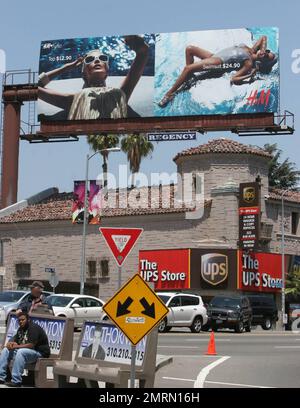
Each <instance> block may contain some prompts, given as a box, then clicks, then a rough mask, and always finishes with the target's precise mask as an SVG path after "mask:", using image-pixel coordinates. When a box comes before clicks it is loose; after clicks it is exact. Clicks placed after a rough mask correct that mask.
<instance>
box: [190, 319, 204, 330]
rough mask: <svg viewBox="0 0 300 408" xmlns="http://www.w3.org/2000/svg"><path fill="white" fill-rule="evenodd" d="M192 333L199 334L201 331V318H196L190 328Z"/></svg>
mask: <svg viewBox="0 0 300 408" xmlns="http://www.w3.org/2000/svg"><path fill="white" fill-rule="evenodd" d="M190 329H191V332H192V333H200V332H201V329H202V317H201V316H196V317H195V319H194V321H193V324H192V325H191V327H190Z"/></svg>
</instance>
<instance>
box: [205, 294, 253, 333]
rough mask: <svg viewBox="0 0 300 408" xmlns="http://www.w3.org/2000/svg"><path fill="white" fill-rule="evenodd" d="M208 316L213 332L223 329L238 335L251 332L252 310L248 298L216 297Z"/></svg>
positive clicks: (209, 308)
mask: <svg viewBox="0 0 300 408" xmlns="http://www.w3.org/2000/svg"><path fill="white" fill-rule="evenodd" d="M207 315H208V319H209V325H210V327H211V329H212V330H213V331H217V330H218V328H221V327H226V328H229V329H234V330H235V332H236V333H241V332H242V331H243V330H244V329H245V330H246V331H247V332H250V331H251V324H252V309H251V306H250V302H249V299H248V298H247V297H246V296H216V297H214V298H213V299H212V300H211V302H210V303H209V305H208V309H207Z"/></svg>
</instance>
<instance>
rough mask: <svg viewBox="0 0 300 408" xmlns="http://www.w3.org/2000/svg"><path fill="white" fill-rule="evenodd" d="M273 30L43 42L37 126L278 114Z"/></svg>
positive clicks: (182, 33)
mask: <svg viewBox="0 0 300 408" xmlns="http://www.w3.org/2000/svg"><path fill="white" fill-rule="evenodd" d="M278 37H279V34H278V29H277V28H276V27H264V28H241V29H227V30H210V31H192V32H179V33H163V34H142V35H130V36H104V37H93V38H77V39H62V40H53V41H52V40H51V41H43V42H42V43H41V52H40V64H39V74H40V77H39V94H38V115H39V120H41V121H59V120H61V121H68V120H72V121H73V120H101V119H121V118H134V117H156V118H159V117H174V116H176V117H177V116H178V117H180V116H192V115H227V114H240V113H243V114H244V113H260V112H277V111H278V108H279V106H278V102H279V60H278V57H279V56H278V49H279V48H278Z"/></svg>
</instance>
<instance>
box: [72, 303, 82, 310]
mask: <svg viewBox="0 0 300 408" xmlns="http://www.w3.org/2000/svg"><path fill="white" fill-rule="evenodd" d="M71 307H72V308H73V309H78V308H79V307H81V306H80V305H79V304H78V303H74V304H73V305H72V306H71Z"/></svg>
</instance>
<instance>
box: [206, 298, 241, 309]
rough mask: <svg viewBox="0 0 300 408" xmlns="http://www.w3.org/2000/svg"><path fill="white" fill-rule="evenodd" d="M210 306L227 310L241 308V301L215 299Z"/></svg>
mask: <svg viewBox="0 0 300 408" xmlns="http://www.w3.org/2000/svg"><path fill="white" fill-rule="evenodd" d="M210 306H212V307H225V308H230V307H237V306H240V299H234V298H226V297H224V298H223V297H222V298H221V297H220V298H214V299H213V300H212V301H211V302H210Z"/></svg>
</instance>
